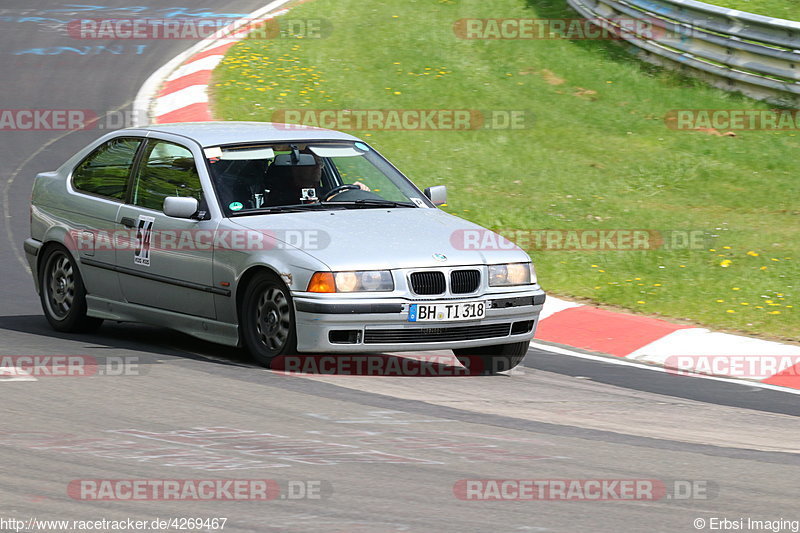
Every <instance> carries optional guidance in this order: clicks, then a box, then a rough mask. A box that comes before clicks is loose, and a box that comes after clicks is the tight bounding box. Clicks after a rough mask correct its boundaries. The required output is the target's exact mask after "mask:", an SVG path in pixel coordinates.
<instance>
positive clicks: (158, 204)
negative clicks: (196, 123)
mask: <svg viewBox="0 0 800 533" xmlns="http://www.w3.org/2000/svg"><path fill="white" fill-rule="evenodd" d="M168 196H180V197H192V198H196V199H197V200H198V201H202V197H203V189H202V186H201V185H200V176H199V175H198V173H197V167H196V166H195V162H194V156H193V155H192V152H191V151H190V150H189V149H188V148H185V147H183V146H180V145H178V144H175V143H171V142H167V141H156V140H150V141H148V145H147V147H146V148H145V151H144V156H143V158H142V162H141V164H140V165H139V171H138V173H137V176H136V180H135V182H134V185H133V196H132V199H131V203H133V205H137V206H139V207H145V208H147V209H155V210H156V211H161V210H162V209H163V208H164V199H165V198H167V197H168Z"/></svg>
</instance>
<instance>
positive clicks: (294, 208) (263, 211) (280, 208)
mask: <svg viewBox="0 0 800 533" xmlns="http://www.w3.org/2000/svg"><path fill="white" fill-rule="evenodd" d="M329 207H336V205H335V204H327V205H326V204H321V203H314V204H295V205H275V206H272V207H258V208H255V209H248V210H247V211H236V212H233V213H231V214H230V215H229V216H231V217H243V216H247V215H267V214H269V213H297V212H300V211H308V210H309V209H311V210H314V209H321V210H325V209H328V208H329Z"/></svg>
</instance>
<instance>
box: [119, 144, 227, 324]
mask: <svg viewBox="0 0 800 533" xmlns="http://www.w3.org/2000/svg"><path fill="white" fill-rule="evenodd" d="M139 161H140V162H139V165H138V167H137V169H136V170H135V171H134V176H133V178H132V180H131V186H130V192H129V194H128V199H127V200H128V201H127V202H126V204H125V205H123V206H122V207H121V208H120V211H119V214H118V220H117V221H118V223H119V224H120V225H121V226H122V227H124V228H125V229H127V230H128V232H130V235H131V237H130V239H129V240H128V243H129V245H128V246H118V247H117V256H116V257H117V272H118V273H119V279H120V287H121V289H122V293H123V295H124V297H125V300H126V301H128V302H129V303H133V304H139V305H145V306H148V307H154V308H157V309H163V310H167V311H175V312H178V313H183V314H187V315H193V316H199V317H205V318H215V317H216V312H215V309H214V292H215V289H214V288H213V280H212V276H213V272H212V262H213V236H214V226H215V222H213V221H211V220H198V219H178V218H172V217H168V216H166V215H165V214H164V213H163V205H164V199H165V198H167V197H169V196H180V197H186V196H191V197H194V198H196V199H197V200H198V201H199V202H200V206H201V207H200V209H201V210H203V206H204V203H205V202H204V195H203V189H202V185H201V183H200V177H199V176H198V172H197V166H196V161H195V160H194V157H193V155H192V152H191V150H190V149H189V148H187V147H186V146H183V145H181V144H178V143H176V142H171V141H166V140H160V139H153V138H151V139H149V140H148V141H147V144H146V146H145V147H144V149H143V151H142V154H141V156H140V160H139Z"/></svg>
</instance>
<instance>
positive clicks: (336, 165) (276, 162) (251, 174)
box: [205, 142, 433, 216]
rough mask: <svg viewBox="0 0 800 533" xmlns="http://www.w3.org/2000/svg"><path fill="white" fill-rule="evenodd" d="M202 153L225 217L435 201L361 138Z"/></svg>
mask: <svg viewBox="0 0 800 533" xmlns="http://www.w3.org/2000/svg"><path fill="white" fill-rule="evenodd" d="M205 155H206V157H207V159H208V162H209V168H210V169H211V177H212V179H213V181H214V186H215V188H216V191H217V195H218V197H219V200H220V205H221V206H222V208H223V211H224V213H225V216H244V215H249V214H264V213H269V212H281V211H284V212H285V211H293V210H312V209H336V208H338V209H348V208H351V209H354V208H374V207H411V208H413V207H431V206H432V205H433V204H431V203H430V202H429V201H428V200H427V199H426V198H424V197H423V196H422V194H420V192H419V190H418V189H417V188H416V187H414V185H412V184H411V182H409V181H408V180H407V179H406V178H405V177H404V176H403V175H402V174H400V172H398V171H397V169H395V168H394V167H393V166H392V165H391V164H389V163H388V162H387V161H386V160H385V159H383V158H382V157H381V156H380V155H378V154H377V153H376V152H375V151H374V150H372V149H371V148H370V147H369V146H367V145H366V144H364V143H362V142H336V143H302V142H295V143H290V144H289V143H283V144H275V143H272V144H267V143H264V144H251V145H247V146H242V145H238V146H226V147H212V148H207V149H206V150H205Z"/></svg>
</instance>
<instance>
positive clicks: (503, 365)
mask: <svg viewBox="0 0 800 533" xmlns="http://www.w3.org/2000/svg"><path fill="white" fill-rule="evenodd" d="M529 345H530V341H522V342H513V343H511V344H495V345H492V346H479V347H477V348H456V349H455V350H453V353H454V354H455V356H456V359H458V362H459V363H461V364H462V365H464V366H465V367H466V368H467V369H468V370H469V371H470V374H473V375H484V376H488V375H491V374H497V373H498V372H504V371H506V370H511V369H512V368H514V367H516V366H517V365H519V364H520V363H521V362H522V360H523V359H525V354H526V353H528V346H529Z"/></svg>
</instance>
